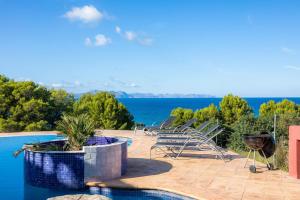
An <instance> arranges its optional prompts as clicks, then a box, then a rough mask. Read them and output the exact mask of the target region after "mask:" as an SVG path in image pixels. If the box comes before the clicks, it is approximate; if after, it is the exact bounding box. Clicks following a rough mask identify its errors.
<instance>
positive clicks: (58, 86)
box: [51, 83, 63, 88]
mask: <svg viewBox="0 0 300 200" xmlns="http://www.w3.org/2000/svg"><path fill="white" fill-rule="evenodd" d="M51 87H54V88H61V87H63V84H61V83H52V84H51Z"/></svg>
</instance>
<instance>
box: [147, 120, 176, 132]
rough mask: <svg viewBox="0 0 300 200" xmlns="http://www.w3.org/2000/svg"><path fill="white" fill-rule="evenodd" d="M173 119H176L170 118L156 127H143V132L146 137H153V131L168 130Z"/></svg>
mask: <svg viewBox="0 0 300 200" xmlns="http://www.w3.org/2000/svg"><path fill="white" fill-rule="evenodd" d="M175 119H176V117H174V116H170V117H169V118H167V119H166V120H164V121H162V122H161V123H160V124H159V125H156V126H155V125H152V126H147V127H144V129H143V131H144V133H145V134H146V135H153V132H154V131H158V130H163V129H168V128H170V127H171V126H172V124H173V122H174V120H175Z"/></svg>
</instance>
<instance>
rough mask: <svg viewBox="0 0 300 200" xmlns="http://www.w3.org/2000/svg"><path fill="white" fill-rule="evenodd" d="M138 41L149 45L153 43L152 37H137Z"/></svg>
mask: <svg viewBox="0 0 300 200" xmlns="http://www.w3.org/2000/svg"><path fill="white" fill-rule="evenodd" d="M138 42H139V43H140V44H141V45H146V46H150V45H152V43H153V39H152V38H142V39H139V40H138Z"/></svg>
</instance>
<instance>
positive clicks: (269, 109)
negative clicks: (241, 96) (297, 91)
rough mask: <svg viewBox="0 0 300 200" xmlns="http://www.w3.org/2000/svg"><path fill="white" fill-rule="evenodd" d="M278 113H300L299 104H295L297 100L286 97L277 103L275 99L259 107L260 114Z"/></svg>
mask: <svg viewBox="0 0 300 200" xmlns="http://www.w3.org/2000/svg"><path fill="white" fill-rule="evenodd" d="M274 114H277V115H284V114H290V115H298V114H299V106H298V105H297V104H295V102H293V101H290V100H287V99H284V100H282V101H281V102H278V103H275V101H273V100H271V101H269V102H267V103H263V104H261V106H260V108H259V115H260V116H269V115H271V116H273V115H274Z"/></svg>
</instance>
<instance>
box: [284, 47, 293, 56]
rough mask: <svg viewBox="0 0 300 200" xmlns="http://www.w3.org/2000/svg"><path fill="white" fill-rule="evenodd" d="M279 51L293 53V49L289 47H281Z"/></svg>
mask: <svg viewBox="0 0 300 200" xmlns="http://www.w3.org/2000/svg"><path fill="white" fill-rule="evenodd" d="M281 51H282V52H284V53H288V54H295V51H294V50H293V49H290V48H288V47H281Z"/></svg>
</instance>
